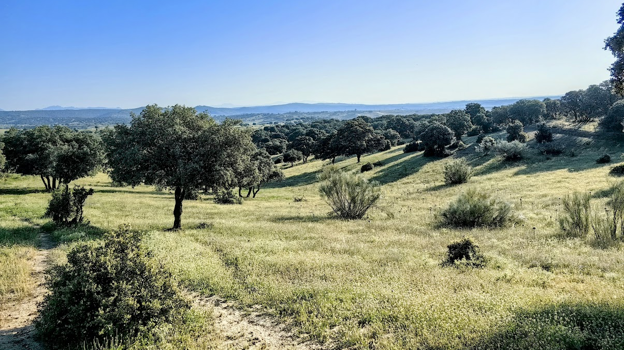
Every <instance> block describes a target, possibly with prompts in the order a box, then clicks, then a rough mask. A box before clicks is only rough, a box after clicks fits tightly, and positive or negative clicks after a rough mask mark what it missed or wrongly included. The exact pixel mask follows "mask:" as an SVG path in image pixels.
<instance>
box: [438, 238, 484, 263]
mask: <svg viewBox="0 0 624 350" xmlns="http://www.w3.org/2000/svg"><path fill="white" fill-rule="evenodd" d="M447 249H448V251H447V253H446V260H444V262H443V263H442V264H443V265H446V266H452V265H458V264H459V265H464V266H469V267H477V268H482V267H485V265H486V264H487V259H486V258H485V256H483V254H481V252H480V251H479V246H478V245H476V244H475V243H474V242H473V241H472V240H471V239H470V238H464V239H462V240H460V241H457V242H453V243H451V244H449V245H448V246H447Z"/></svg>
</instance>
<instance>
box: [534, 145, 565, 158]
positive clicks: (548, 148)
mask: <svg viewBox="0 0 624 350" xmlns="http://www.w3.org/2000/svg"><path fill="white" fill-rule="evenodd" d="M537 149H538V150H539V151H540V153H542V154H545V155H549V156H558V155H560V154H562V153H563V152H565V149H566V146H565V145H564V144H563V143H561V142H556V141H555V142H549V143H542V144H540V145H539V146H538V148H537Z"/></svg>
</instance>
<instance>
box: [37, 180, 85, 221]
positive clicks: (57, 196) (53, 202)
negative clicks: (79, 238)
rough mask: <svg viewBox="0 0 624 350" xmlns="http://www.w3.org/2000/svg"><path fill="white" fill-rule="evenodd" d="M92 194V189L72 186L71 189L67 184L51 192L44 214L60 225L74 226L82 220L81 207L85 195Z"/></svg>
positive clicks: (82, 206)
mask: <svg viewBox="0 0 624 350" xmlns="http://www.w3.org/2000/svg"><path fill="white" fill-rule="evenodd" d="M92 194H93V189H92V188H91V189H88V190H87V189H85V188H84V187H81V186H78V185H76V186H74V189H73V190H70V189H69V186H68V185H65V188H64V189H62V190H56V191H54V192H52V199H50V203H49V204H48V208H47V210H46V212H45V216H46V217H49V218H51V219H52V221H54V223H55V224H58V225H62V226H74V225H77V224H81V223H82V222H83V221H84V217H83V208H84V204H85V202H86V201H87V197H88V196H90V195H92Z"/></svg>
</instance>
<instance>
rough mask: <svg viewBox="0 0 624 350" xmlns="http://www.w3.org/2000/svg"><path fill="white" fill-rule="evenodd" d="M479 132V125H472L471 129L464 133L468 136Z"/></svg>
mask: <svg viewBox="0 0 624 350" xmlns="http://www.w3.org/2000/svg"><path fill="white" fill-rule="evenodd" d="M480 133H481V127H480V126H473V127H472V129H470V130H468V132H467V133H466V136H468V137H470V136H477V135H479V134H480Z"/></svg>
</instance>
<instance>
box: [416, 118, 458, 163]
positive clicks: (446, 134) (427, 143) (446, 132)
mask: <svg viewBox="0 0 624 350" xmlns="http://www.w3.org/2000/svg"><path fill="white" fill-rule="evenodd" d="M420 140H421V141H422V143H423V146H424V148H425V155H428V156H443V155H444V153H445V150H446V146H449V145H450V144H452V143H453V141H454V140H455V137H454V133H453V131H452V130H451V129H449V128H448V127H446V126H444V125H442V124H440V123H432V124H431V125H430V126H429V127H427V129H425V131H424V132H423V133H422V134H420Z"/></svg>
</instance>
